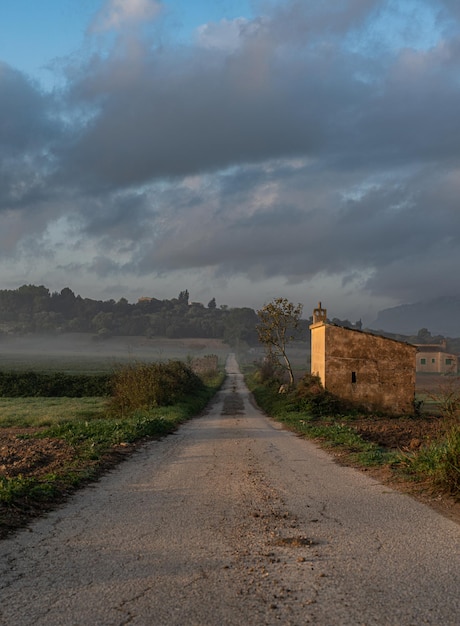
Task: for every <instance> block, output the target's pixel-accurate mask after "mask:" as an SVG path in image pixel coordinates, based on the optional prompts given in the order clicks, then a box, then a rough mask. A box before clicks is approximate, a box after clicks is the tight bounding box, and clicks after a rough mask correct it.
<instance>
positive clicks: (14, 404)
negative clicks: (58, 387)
mask: <svg viewBox="0 0 460 626" xmlns="http://www.w3.org/2000/svg"><path fill="white" fill-rule="evenodd" d="M106 406H107V398H0V428H8V427H21V428H22V427H29V428H30V427H43V426H52V425H55V424H60V423H65V422H70V421H78V420H88V419H94V418H97V417H100V416H101V415H103V414H104V411H105V409H106Z"/></svg>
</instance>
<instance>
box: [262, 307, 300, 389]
mask: <svg viewBox="0 0 460 626" xmlns="http://www.w3.org/2000/svg"><path fill="white" fill-rule="evenodd" d="M302 308H303V307H302V305H301V304H298V305H297V306H295V305H294V304H293V303H292V302H289V300H287V298H275V299H274V300H273V302H270V303H269V304H266V305H264V306H263V307H262V309H260V310H259V311H257V315H258V317H259V324H258V325H257V334H258V337H259V341H260V343H262V344H263V345H264V346H265V348H266V350H267V355H268V357H269V358H270V359H271V360H274V361H276V362H277V364H278V365H279V366H280V367H281V368H282V369H284V370H285V371H286V372H287V373H288V375H289V384H290V385H293V384H294V374H293V371H292V366H291V363H290V361H289V357H288V355H287V353H286V346H287V344H288V343H289V342H290V341H292V340H293V339H294V337H295V335H294V331H295V330H296V328H297V327H298V325H299V322H300V316H301V315H302ZM280 360H281V362H280Z"/></svg>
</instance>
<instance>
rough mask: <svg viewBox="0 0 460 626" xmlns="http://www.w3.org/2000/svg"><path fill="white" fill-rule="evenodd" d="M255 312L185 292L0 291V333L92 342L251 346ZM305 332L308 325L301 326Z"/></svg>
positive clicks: (39, 288) (28, 287)
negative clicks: (75, 335)
mask: <svg viewBox="0 0 460 626" xmlns="http://www.w3.org/2000/svg"><path fill="white" fill-rule="evenodd" d="M256 324H257V314H256V312H255V311H254V310H253V309H250V308H246V307H244V308H229V307H227V306H217V304H216V301H215V299H214V298H212V300H211V301H210V302H209V303H208V304H207V305H206V306H205V305H203V304H201V303H199V302H190V301H189V292H188V291H187V290H185V291H181V292H180V294H179V296H178V297H177V298H173V299H171V300H158V299H157V298H153V297H152V298H142V299H140V300H139V301H138V302H137V303H135V304H131V303H129V302H128V301H127V300H126V298H121V299H120V300H118V302H115V300H107V301H102V300H92V299H90V298H82V297H81V296H79V295H75V294H74V292H73V291H72V290H71V289H69V288H68V287H66V288H64V289H62V291H60V292H59V293H58V292H55V293H50V291H49V289H47V288H46V287H44V286H35V285H23V286H22V287H19V289H15V290H8V289H4V290H0V334H1V333H7V334H26V333H63V332H85V333H93V334H94V338H95V339H101V340H102V339H105V338H107V337H110V336H115V335H128V336H139V335H140V336H146V337H168V338H185V337H203V338H213V339H223V340H224V341H226V342H227V343H229V344H230V345H237V344H238V343H239V342H244V343H246V344H247V345H250V346H251V345H256V344H257V342H258V340H257V332H256ZM305 332H307V325H306V328H305Z"/></svg>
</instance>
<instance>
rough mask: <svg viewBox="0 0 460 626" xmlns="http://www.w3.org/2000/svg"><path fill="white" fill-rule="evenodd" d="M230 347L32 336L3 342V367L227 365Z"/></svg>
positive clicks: (194, 342)
mask: <svg viewBox="0 0 460 626" xmlns="http://www.w3.org/2000/svg"><path fill="white" fill-rule="evenodd" d="M229 350H230V348H229V346H228V345H226V344H224V342H223V341H221V340H219V339H194V338H191V339H185V340H178V339H167V338H159V339H148V338H146V337H112V338H110V339H107V340H105V341H95V339H94V335H90V334H87V333H65V334H63V335H58V336H50V335H29V336H26V337H12V336H9V337H2V338H1V339H0V368H1V369H8V368H12V369H15V368H19V369H25V368H30V369H52V370H66V369H69V370H72V371H75V370H80V369H81V370H110V369H113V368H116V367H117V366H118V365H121V364H125V363H127V362H136V361H167V360H170V359H179V360H183V361H187V359H190V358H196V357H200V356H204V355H207V354H215V355H217V356H218V357H219V359H220V361H221V362H223V361H224V360H225V358H226V355H227V354H228V352H229Z"/></svg>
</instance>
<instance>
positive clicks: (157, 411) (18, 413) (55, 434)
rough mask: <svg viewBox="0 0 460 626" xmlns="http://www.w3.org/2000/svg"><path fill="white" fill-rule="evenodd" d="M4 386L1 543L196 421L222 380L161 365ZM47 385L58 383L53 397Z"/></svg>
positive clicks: (13, 380) (217, 371)
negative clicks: (153, 442)
mask: <svg viewBox="0 0 460 626" xmlns="http://www.w3.org/2000/svg"><path fill="white" fill-rule="evenodd" d="M28 376H29V381H30V385H31V386H30V387H27V379H28ZM3 378H4V379H6V380H8V381H9V382H8V384H9V385H10V386H9V387H8V386H7V385H5V386H4V387H3V388H2V395H3V396H6V395H7V392H6V390H7V388H9V389H10V390H11V395H12V396H14V397H1V398H0V410H1V413H0V537H2V536H5V535H6V534H7V533H8V532H9V531H11V530H12V529H15V528H17V527H18V526H21V525H23V524H24V523H26V522H27V521H28V520H29V519H30V518H31V517H33V516H35V515H36V514H38V513H41V512H42V511H46V510H48V509H49V508H51V507H52V506H53V505H55V504H56V503H57V502H60V501H61V500H62V499H63V498H65V497H66V496H67V495H68V494H69V493H72V492H73V491H74V490H75V489H76V488H78V487H80V486H81V485H83V484H85V483H87V482H88V481H92V480H95V479H97V478H98V477H99V476H100V475H101V473H102V472H103V471H104V470H105V469H107V468H108V467H111V466H112V465H114V464H115V463H116V462H118V461H119V460H120V459H122V458H124V457H125V456H126V454H127V453H128V452H130V451H132V450H133V449H134V448H135V446H136V445H138V444H139V443H140V442H142V441H143V440H146V439H150V438H156V437H162V436H164V435H167V434H169V433H172V432H173V431H174V430H175V429H176V428H177V427H178V425H179V424H181V423H182V422H184V421H185V420H187V419H189V418H190V417H192V416H195V415H197V414H199V412H200V411H201V410H203V409H204V407H205V406H206V404H207V403H208V402H209V400H210V399H211V397H212V396H213V395H214V394H215V393H216V391H217V390H218V388H219V387H220V385H221V384H222V381H223V378H224V373H223V371H222V369H221V368H214V369H212V370H207V371H201V372H200V375H197V374H196V373H195V372H194V371H193V369H192V367H191V366H190V365H187V364H185V363H183V362H179V361H167V362H164V363H151V364H146V363H131V364H129V365H127V366H126V365H124V366H121V367H119V368H117V369H115V370H114V372H113V373H112V375H110V376H108V375H103V376H102V375H101V376H97V375H95V376H94V377H93V378H94V380H93V381H91V384H90V381H89V380H88V375H65V376H64V375H61V374H59V373H56V374H53V375H50V376H47V375H39V374H37V375H36V376H30V373H29V374H20V373H15V374H11V375H10V376H7V375H6V374H3ZM89 378H91V376H90V377H89ZM51 382H52V383H53V384H57V383H58V382H59V384H60V385H61V386H60V387H59V393H56V387H54V386H53V384H51ZM36 384H37V385H38V390H37V388H36V387H35V385H36ZM21 394H23V396H24V397H20V396H21ZM46 396H52V397H46ZM72 396H73V397H72ZM75 396H78V397H75ZM85 396H86V397H85Z"/></svg>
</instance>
